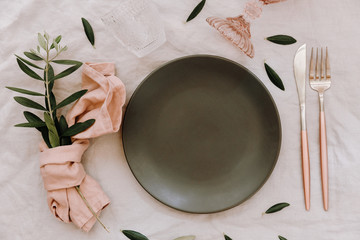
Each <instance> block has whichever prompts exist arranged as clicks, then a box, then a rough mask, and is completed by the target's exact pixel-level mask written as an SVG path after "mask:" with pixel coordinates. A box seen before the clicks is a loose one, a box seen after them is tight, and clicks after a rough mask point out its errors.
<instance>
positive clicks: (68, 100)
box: [54, 89, 87, 110]
mask: <svg viewBox="0 0 360 240" xmlns="http://www.w3.org/2000/svg"><path fill="white" fill-rule="evenodd" d="M86 92H87V89H84V90H80V91H78V92H76V93H73V94H71V95H70V96H69V97H67V98H65V99H64V100H63V101H61V102H60V103H59V104H58V105H56V107H55V108H54V110H55V109H59V108H62V107H64V106H66V105H68V104H70V103H72V102H74V101H76V100H78V99H79V98H81V97H82V96H83V95H84V94H85V93H86Z"/></svg>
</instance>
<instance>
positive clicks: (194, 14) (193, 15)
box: [186, 0, 206, 22]
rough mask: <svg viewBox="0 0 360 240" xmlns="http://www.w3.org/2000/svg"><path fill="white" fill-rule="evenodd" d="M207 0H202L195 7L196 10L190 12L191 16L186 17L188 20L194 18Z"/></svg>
mask: <svg viewBox="0 0 360 240" xmlns="http://www.w3.org/2000/svg"><path fill="white" fill-rule="evenodd" d="M205 2H206V0H202V1H201V2H200V3H199V4H198V5H197V6H196V7H195V8H194V10H193V11H192V12H191V13H190V15H189V17H188V18H187V19H186V22H189V21H191V20H192V19H194V18H195V17H196V16H197V15H198V14H199V13H200V12H201V10H202V9H203V7H204V5H205Z"/></svg>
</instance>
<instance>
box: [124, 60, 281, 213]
mask: <svg viewBox="0 0 360 240" xmlns="http://www.w3.org/2000/svg"><path fill="white" fill-rule="evenodd" d="M122 134H123V145H124V151H125V155H126V158H127V161H128V163H129V166H130V168H131V170H132V172H133V174H134V175H135V177H136V179H137V180H138V181H139V183H140V184H141V185H142V186H143V188H144V189H145V190H146V191H147V192H149V193H150V194H151V195H152V196H153V197H155V198H156V199H158V200H159V201H161V202H162V203H164V204H166V205H168V206H170V207H173V208H176V209H178V210H181V211H186V212H192V213H211V212H218V211H222V210H226V209H228V208H231V207H234V206H236V205H238V204H240V203H242V202H243V201H245V200H246V199H248V198H249V197H250V196H252V195H253V194H254V193H255V192H256V191H257V190H259V189H260V188H261V187H262V185H263V184H264V183H265V182H266V180H267V179H268V178H269V176H270V174H271V172H272V170H273V168H274V167H275V164H276V161H277V158H278V154H279V151H280V145H281V125H280V119H279V115H278V111H277V108H276V106H275V103H274V101H273V99H272V97H271V95H270V93H269V92H268V90H267V89H266V88H265V86H264V85H263V84H262V83H261V81H260V80H259V79H258V78H257V77H256V76H255V75H254V74H252V73H251V72H250V71H249V70H247V69H246V68H244V67H243V66H241V65H239V64H237V63H235V62H233V61H230V60H228V59H225V58H221V57H216V56H208V55H196V56H188V57H184V58H180V59H176V60H174V61H171V62H169V63H167V64H165V65H164V66H162V67H160V68H158V69H157V70H155V71H153V72H152V73H151V74H150V75H149V76H148V77H147V78H146V79H145V80H144V81H143V82H142V83H141V84H140V86H139V87H138V88H137V89H136V91H135V92H134V94H133V96H132V97H131V99H130V102H129V104H128V106H127V109H126V113H125V117H124V122H123V130H122Z"/></svg>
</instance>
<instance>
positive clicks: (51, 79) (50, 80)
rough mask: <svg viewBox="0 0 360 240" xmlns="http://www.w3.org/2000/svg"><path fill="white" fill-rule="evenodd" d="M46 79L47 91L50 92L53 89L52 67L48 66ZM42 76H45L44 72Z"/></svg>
mask: <svg viewBox="0 0 360 240" xmlns="http://www.w3.org/2000/svg"><path fill="white" fill-rule="evenodd" d="M48 68H49V69H48V79H49V91H50V92H51V91H52V89H53V87H54V80H53V79H54V69H53V67H52V66H51V65H50V64H49V67H48ZM44 75H45V72H44ZM44 79H45V76H44Z"/></svg>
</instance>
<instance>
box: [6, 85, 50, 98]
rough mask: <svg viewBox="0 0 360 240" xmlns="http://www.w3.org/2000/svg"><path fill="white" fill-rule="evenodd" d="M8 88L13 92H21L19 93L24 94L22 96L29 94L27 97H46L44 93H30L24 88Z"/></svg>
mask: <svg viewBox="0 0 360 240" xmlns="http://www.w3.org/2000/svg"><path fill="white" fill-rule="evenodd" d="M6 88H7V89H10V90H12V91H14V92H19V93H22V94H27V95H32V96H45V95H44V94H42V93H38V92H33V91H29V90H26V89H23V88H16V87H6Z"/></svg>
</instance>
